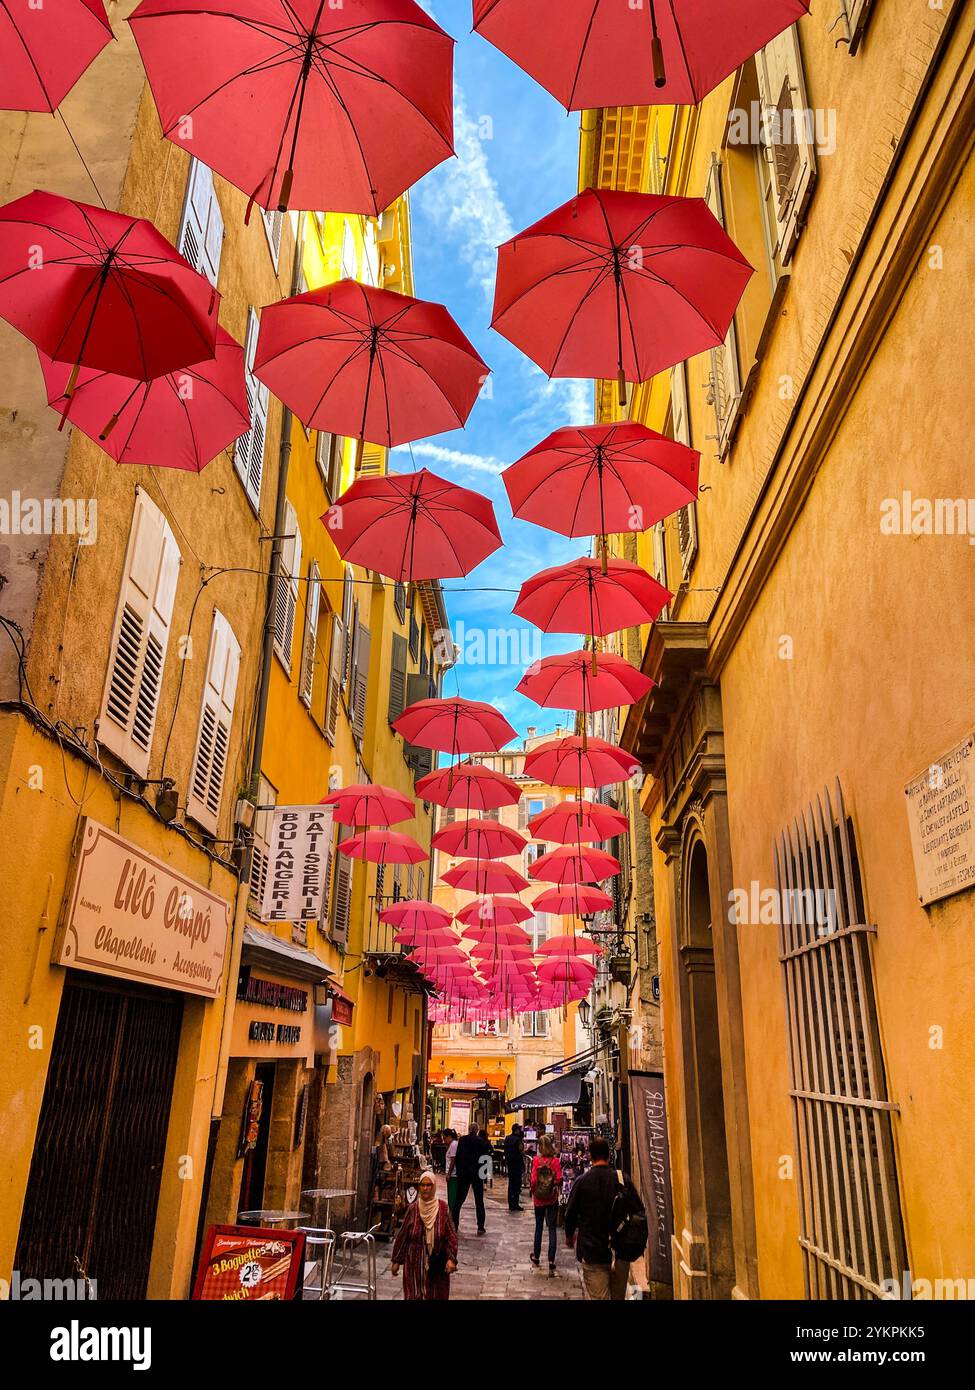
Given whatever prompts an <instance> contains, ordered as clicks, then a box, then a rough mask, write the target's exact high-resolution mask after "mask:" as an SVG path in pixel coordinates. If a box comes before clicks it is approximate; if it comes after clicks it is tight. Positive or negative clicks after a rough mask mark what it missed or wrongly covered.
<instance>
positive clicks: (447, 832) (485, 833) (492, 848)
mask: <svg viewBox="0 0 975 1390" xmlns="http://www.w3.org/2000/svg"><path fill="white" fill-rule="evenodd" d="M527 843H528V841H527V840H526V839H525V837H524V835H519V833H518V831H517V830H512V829H511V828H510V827H509V826H507V825H501V824H500V823H499V822H498V821H495V820H481V819H480V818H479V817H472V818H471V819H470V820H462V821H455V823H454V824H453V825H447V826H444V828H443V830H438V831H437V833H436V835H434V837H433V845H434V848H435V849H439V850H442V851H443V853H444V854H468V855H473V856H474V857H475V858H476V859H506V858H508V857H509V856H510V855H513V854H520V853H521V851H522V850H523V849H524V848H525V845H526V844H527Z"/></svg>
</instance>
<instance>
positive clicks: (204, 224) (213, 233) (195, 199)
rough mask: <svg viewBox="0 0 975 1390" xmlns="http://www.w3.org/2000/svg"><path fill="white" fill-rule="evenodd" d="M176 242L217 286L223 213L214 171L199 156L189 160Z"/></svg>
mask: <svg viewBox="0 0 975 1390" xmlns="http://www.w3.org/2000/svg"><path fill="white" fill-rule="evenodd" d="M176 244H177V246H178V247H179V249H180V252H181V253H182V254H183V255H184V256H185V257H186V259H187V260H188V261H189V263H190V265H191V266H193V268H194V269H195V270H199V271H200V272H201V274H203V275H205V276H206V277H207V279H208V280H209V281H210V284H211V285H214V286H216V283H217V278H218V276H219V274H220V255H221V252H222V251H223V214H222V213H221V211H220V204H219V203H218V202H217V194H216V189H215V188H214V186H213V174H212V173H211V172H210V170H209V169H208V168H207V166H206V165H205V164H201V162H200V161H199V160H198V159H194V160H191V161H190V173H189V178H188V179H187V181H186V202H185V204H184V207H183V221H182V223H181V225H180V229H179V237H178V238H177V242H176Z"/></svg>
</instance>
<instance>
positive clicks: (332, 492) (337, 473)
mask: <svg viewBox="0 0 975 1390" xmlns="http://www.w3.org/2000/svg"><path fill="white" fill-rule="evenodd" d="M343 456H344V440H343V439H342V438H341V436H340V435H337V434H326V433H324V432H320V433H319V435H318V439H317V441H316V444H315V462H316V463H317V464H318V471H319V473H320V474H321V475H322V483H323V485H324V488H325V494H326V496H327V497H328V500H329V502H330V503H331V502H334V501H335V499H336V498H337V497H338V496H340V495H341V492H342V460H343Z"/></svg>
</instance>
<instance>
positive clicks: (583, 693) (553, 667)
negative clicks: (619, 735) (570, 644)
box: [517, 651, 654, 713]
mask: <svg viewBox="0 0 975 1390" xmlns="http://www.w3.org/2000/svg"><path fill="white" fill-rule="evenodd" d="M594 666H595V667H596V668H597V669H596V670H593V667H594ZM653 684H654V683H653V681H652V680H651V679H650V677H649V676H645V675H643V673H642V672H640V671H638V670H637V669H636V667H635V666H631V665H630V663H629V662H628V661H624V660H623V658H622V657H621V656H617V655H616V654H615V653H614V652H602V653H600V654H599V656H598V657H595V658H594V655H593V653H592V652H591V651H581V652H558V653H557V654H556V655H555V656H546V657H543V658H542V660H541V661H538V662H536V663H535V664H534V665H533V666H530V667H529V669H528V670H527V671H526V672H525V674H524V676H522V678H521V680H520V681H519V682H518V686H517V690H518V693H519V694H520V695H527V696H528V698H529V699H530V700H534V701H535V703H536V704H537V705H543V706H545V707H546V708H548V709H576V710H584V711H586V712H587V713H591V712H592V711H593V710H601V709H618V708H619V706H620V705H633V704H636V702H637V700H642V699H643V697H644V695H646V693H647V691H648V690H652V689H653Z"/></svg>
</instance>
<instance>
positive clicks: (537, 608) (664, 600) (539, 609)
mask: <svg viewBox="0 0 975 1390" xmlns="http://www.w3.org/2000/svg"><path fill="white" fill-rule="evenodd" d="M671 597H672V595H671V593H670V591H669V590H668V589H665V588H664V586H663V585H662V584H659V583H658V582H657V580H656V579H654V577H653V576H652V575H651V574H648V573H647V571H646V570H645V569H643V567H642V566H641V565H634V564H632V563H631V562H630V561H629V560H609V559H608V560H607V562H606V573H605V574H604V573H603V572H602V566H601V565H600V562H599V561H598V560H593V559H589V558H588V557H584V558H582V559H579V560H572V561H571V562H570V563H569V564H567V565H555V566H553V567H552V568H551V569H546V570H541V571H540V572H539V573H538V574H535V575H532V577H531V578H530V579H526V580H525V582H524V584H522V586H521V593H520V594H519V595H518V601H517V603H516V604H515V607H514V612H515V613H516V614H517V615H518V617H520V618H525V619H526V620H527V621H528V622H530V623H534V624H535V626H536V627H538V628H541V630H542V631H543V632H577V633H583V634H588V635H589V636H591V637H605V636H606V635H607V634H608V633H610V632H619V631H621V630H622V629H623V628H626V627H640V626H641V625H642V624H644V623H652V622H655V621H656V620H657V618H659V616H660V614H661V613H662V612H663V610H664V608H665V607H666V606H667V604H668V603H669V602H670V599H671Z"/></svg>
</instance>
